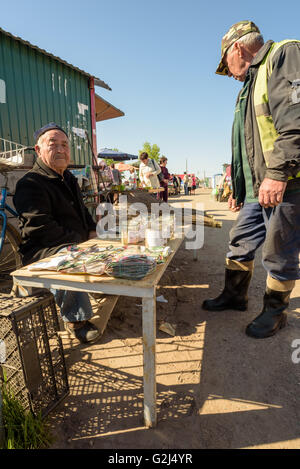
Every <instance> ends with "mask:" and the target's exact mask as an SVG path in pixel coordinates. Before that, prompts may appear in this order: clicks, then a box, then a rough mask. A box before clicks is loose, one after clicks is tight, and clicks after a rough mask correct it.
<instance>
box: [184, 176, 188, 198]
mask: <svg viewBox="0 0 300 469" xmlns="http://www.w3.org/2000/svg"><path fill="white" fill-rule="evenodd" d="M183 187H184V195H189V177H188V175H187V174H186V172H184V176H183Z"/></svg>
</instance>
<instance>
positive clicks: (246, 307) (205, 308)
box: [202, 304, 248, 312]
mask: <svg viewBox="0 0 300 469" xmlns="http://www.w3.org/2000/svg"><path fill="white" fill-rule="evenodd" d="M202 309H204V310H205V311H212V312H213V311H215V312H219V311H230V310H234V311H247V309H248V306H239V307H237V306H229V307H226V308H222V307H221V308H217V307H215V308H209V307H207V306H205V305H203V304H202Z"/></svg>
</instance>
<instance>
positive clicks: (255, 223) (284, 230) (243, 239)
mask: <svg viewBox="0 0 300 469" xmlns="http://www.w3.org/2000/svg"><path fill="white" fill-rule="evenodd" d="M216 73H217V74H219V75H224V76H226V75H227V76H229V77H234V78H235V80H238V81H240V82H242V83H243V87H242V89H241V91H240V93H239V95H238V99H237V102H236V109H235V113H234V122H233V131H232V164H231V177H232V185H233V193H232V194H231V195H230V197H229V200H228V205H229V209H230V210H231V211H232V212H234V213H237V212H238V217H237V219H236V222H235V224H234V226H233V228H232V229H231V231H230V241H229V252H228V253H227V256H226V268H225V286H224V289H223V291H222V293H221V294H220V295H219V296H218V297H217V298H214V299H208V300H205V301H204V303H203V305H202V306H203V308H204V309H206V310H209V311H224V310H228V309H229V310H232V309H235V310H239V311H245V310H246V309H247V306H248V288H249V284H250V281H251V277H252V273H253V267H254V258H255V253H256V251H257V249H258V248H259V247H260V246H261V245H263V251H262V258H263V266H264V268H265V270H266V272H267V281H266V286H265V293H264V296H263V307H262V311H261V312H260V313H259V315H258V316H257V317H255V319H254V320H253V321H252V322H251V323H250V324H248V326H247V327H246V331H245V332H246V334H247V335H248V336H250V337H254V338H257V339H263V338H266V337H270V336H273V335H274V334H276V333H277V332H278V331H279V330H280V329H282V328H283V327H284V326H285V325H286V320H287V315H286V313H285V312H284V311H285V310H286V309H287V307H288V305H289V298H290V295H291V292H292V290H293V288H294V285H295V281H296V280H298V279H300V270H299V253H300V235H299V227H300V133H299V132H300V130H299V129H300V92H299V90H300V86H299V85H300V41H297V40H293V39H291V40H290V39H288V40H284V41H281V42H273V41H267V42H266V43H264V39H263V37H262V35H261V33H260V30H259V28H258V27H257V26H256V25H255V24H254V23H253V22H252V21H240V22H239V23H236V24H234V25H233V26H231V28H230V29H229V31H228V32H227V33H226V34H225V36H223V39H222V46H221V61H220V64H219V66H218V68H217V71H216Z"/></svg>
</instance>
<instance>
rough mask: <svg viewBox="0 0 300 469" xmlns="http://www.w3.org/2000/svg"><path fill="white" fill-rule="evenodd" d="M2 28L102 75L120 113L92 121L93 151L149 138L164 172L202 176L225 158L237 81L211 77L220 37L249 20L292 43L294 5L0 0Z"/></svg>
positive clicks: (131, 148)
mask: <svg viewBox="0 0 300 469" xmlns="http://www.w3.org/2000/svg"><path fill="white" fill-rule="evenodd" d="M0 7H1V10H0V11H1V20H0V27H1V28H2V29H4V30H6V31H8V32H10V33H12V34H13V35H15V36H19V37H21V38H22V39H24V40H27V41H29V42H30V43H32V44H34V45H37V46H38V47H40V48H42V49H45V50H47V51H48V52H50V53H52V54H54V55H56V56H59V57H60V58H62V59H64V60H66V61H67V62H69V63H71V64H73V65H74V66H76V67H78V68H80V69H83V70H85V71H86V72H88V73H90V74H91V75H94V76H96V77H98V78H100V79H102V80H103V81H104V82H105V83H107V84H108V85H109V86H110V87H111V88H112V91H108V90H105V89H103V88H99V87H97V88H96V92H97V94H99V95H100V96H102V97H103V98H104V99H105V100H107V101H109V102H110V103H111V104H113V105H114V106H115V107H117V108H118V109H121V110H122V111H123V112H124V113H125V116H124V117H119V118H116V119H110V120H107V121H102V122H99V123H97V147H98V150H99V149H100V148H118V149H119V150H122V151H125V152H127V153H131V154H136V155H137V154H138V152H139V150H141V149H142V147H143V144H144V142H146V141H147V142H150V143H151V144H154V143H156V144H157V145H158V146H159V147H160V151H161V154H162V155H165V156H167V158H168V165H167V167H168V169H169V171H170V172H172V173H173V172H174V173H182V172H183V171H185V169H186V166H187V169H188V172H194V173H195V174H196V175H198V176H199V177H200V178H202V177H203V176H204V175H205V176H212V175H214V174H217V173H221V172H222V165H223V163H230V160H231V126H232V119H233V111H234V105H235V100H236V96H237V94H238V92H239V90H240V88H241V83H239V82H236V81H234V79H233V78H228V77H222V76H218V75H216V74H215V70H216V68H217V66H218V63H219V60H220V51H221V40H222V36H223V35H224V34H225V33H226V32H227V30H228V29H229V28H230V26H231V25H232V24H234V23H236V22H237V21H241V20H252V21H254V22H255V24H257V26H258V27H259V28H260V30H261V33H262V34H263V36H264V39H265V41H266V40H268V39H273V40H275V41H280V40H282V39H300V28H299V18H300V14H299V13H300V3H299V2H293V3H291V4H289V5H288V7H285V6H284V4H283V3H282V2H280V3H279V2H278V1H269V0H265V1H264V2H262V1H261V0H251V2H250V1H248V2H247V1H243V2H242V1H235V0H228V1H226V2H224V1H219V0H215V1H207V0H206V1H202V0H182V1H180V0H89V1H88V2H83V1H82V0H80V1H79V0H72V1H71V0H52V1H51V2H44V1H41V0H12V1H11V2H8V1H7V0H0Z"/></svg>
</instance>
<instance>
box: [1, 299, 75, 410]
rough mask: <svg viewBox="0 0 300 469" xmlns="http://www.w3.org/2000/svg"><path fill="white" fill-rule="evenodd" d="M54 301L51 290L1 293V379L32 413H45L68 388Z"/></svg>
mask: <svg viewBox="0 0 300 469" xmlns="http://www.w3.org/2000/svg"><path fill="white" fill-rule="evenodd" d="M58 331H59V324H58V318H57V311H56V305H55V301H54V298H53V295H52V294H51V293H48V294H46V295H45V294H44V295H43V296H34V297H24V298H15V297H13V296H10V295H7V294H0V380H1V379H2V380H3V377H4V374H3V372H5V375H6V379H7V383H8V387H9V388H10V389H11V390H12V392H13V393H14V395H15V396H16V397H17V398H18V399H19V400H20V401H21V402H22V404H23V406H24V407H25V408H30V409H31V410H32V412H33V413H35V414H36V413H38V412H39V411H41V413H42V416H43V417H44V416H46V415H47V414H48V413H49V412H50V411H51V410H52V409H53V408H54V407H55V406H56V405H57V404H58V403H59V402H60V401H61V400H62V399H63V398H64V397H65V396H66V395H67V394H68V392H69V385H68V377H67V371H66V365H65V359H64V354H63V347H62V342H61V338H60V337H59V335H58Z"/></svg>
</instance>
